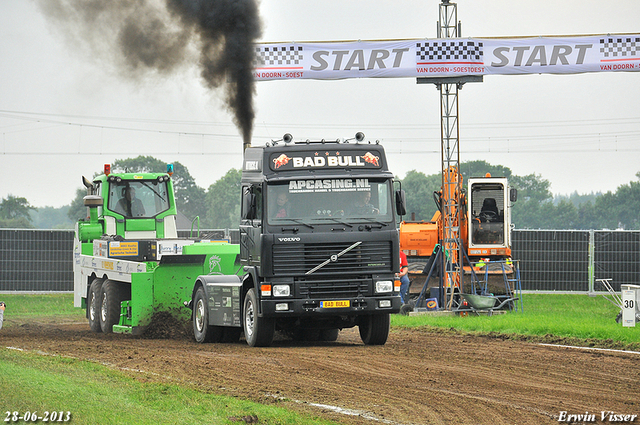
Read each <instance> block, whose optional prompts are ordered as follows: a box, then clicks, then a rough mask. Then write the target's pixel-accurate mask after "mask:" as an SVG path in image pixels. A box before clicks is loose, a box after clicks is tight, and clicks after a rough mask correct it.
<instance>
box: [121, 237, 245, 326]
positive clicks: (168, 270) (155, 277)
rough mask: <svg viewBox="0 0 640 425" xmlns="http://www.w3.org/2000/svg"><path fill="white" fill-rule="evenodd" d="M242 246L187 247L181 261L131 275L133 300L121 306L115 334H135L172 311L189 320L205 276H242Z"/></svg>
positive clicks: (219, 244) (176, 316)
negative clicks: (195, 289)
mask: <svg viewBox="0 0 640 425" xmlns="http://www.w3.org/2000/svg"><path fill="white" fill-rule="evenodd" d="M239 255H240V245H237V244H228V243H204V242H203V243H195V244H193V245H188V246H185V247H183V251H182V255H180V256H176V257H180V258H179V259H178V258H175V257H174V258H175V259H176V260H179V262H173V261H167V262H164V261H161V262H160V263H159V264H158V265H157V267H155V269H153V270H150V269H151V268H153V266H154V265H155V263H148V264H147V270H150V271H147V272H144V273H134V274H132V275H131V300H128V301H123V302H122V305H121V307H122V308H121V315H120V323H119V324H118V325H115V326H114V327H113V331H114V332H132V330H135V328H138V327H145V326H148V325H149V324H150V323H151V319H152V317H153V315H154V314H156V313H159V312H168V313H170V314H171V315H172V316H173V317H175V318H177V319H179V320H180V319H183V320H189V318H190V317H191V310H190V309H189V308H187V307H185V304H184V303H185V301H190V300H191V295H192V292H193V287H194V284H195V282H196V279H197V278H198V276H201V275H232V274H237V275H242V267H241V266H240V260H239Z"/></svg>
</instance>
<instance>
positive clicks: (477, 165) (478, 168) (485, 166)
mask: <svg viewBox="0 0 640 425" xmlns="http://www.w3.org/2000/svg"><path fill="white" fill-rule="evenodd" d="M487 173H489V174H491V176H492V177H506V178H511V169H510V168H507V167H504V166H502V165H491V164H489V163H488V162H487V161H480V160H478V161H465V162H463V163H462V164H460V174H462V177H463V178H464V181H463V182H468V181H469V178H470V177H484V176H485V175H486V174H487Z"/></svg>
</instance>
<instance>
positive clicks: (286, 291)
mask: <svg viewBox="0 0 640 425" xmlns="http://www.w3.org/2000/svg"><path fill="white" fill-rule="evenodd" d="M289 295H291V287H290V286H289V285H273V296H274V297H288V296H289Z"/></svg>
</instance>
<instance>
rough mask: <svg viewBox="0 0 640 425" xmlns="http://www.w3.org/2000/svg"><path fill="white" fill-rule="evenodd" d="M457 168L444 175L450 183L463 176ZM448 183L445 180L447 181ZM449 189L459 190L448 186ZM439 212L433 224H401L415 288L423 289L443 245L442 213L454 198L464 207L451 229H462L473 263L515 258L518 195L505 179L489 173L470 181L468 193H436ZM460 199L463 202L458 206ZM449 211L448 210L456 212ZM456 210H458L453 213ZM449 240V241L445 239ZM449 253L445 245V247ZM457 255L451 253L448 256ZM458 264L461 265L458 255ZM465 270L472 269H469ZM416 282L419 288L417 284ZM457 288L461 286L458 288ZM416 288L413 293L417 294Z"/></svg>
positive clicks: (451, 222)
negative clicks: (513, 238) (513, 207)
mask: <svg viewBox="0 0 640 425" xmlns="http://www.w3.org/2000/svg"><path fill="white" fill-rule="evenodd" d="M456 173H457V169H456V168H453V167H452V168H451V169H449V170H446V171H445V175H444V176H443V177H444V178H445V179H448V181H453V180H455V179H456V178H459V179H462V176H460V175H458V174H456ZM446 181H447V180H445V182H446ZM447 186H448V187H455V186H453V185H447ZM435 195H436V196H435V198H436V203H437V204H438V211H436V213H435V214H434V215H433V217H432V218H431V221H403V222H402V223H400V249H401V250H403V251H404V253H405V254H406V255H407V258H408V259H409V262H410V273H411V274H412V277H413V279H412V282H413V281H414V280H415V281H416V282H413V285H412V286H420V289H421V286H422V285H421V283H423V282H424V278H423V279H422V282H420V279H419V277H420V276H419V275H422V271H423V267H424V265H425V264H426V262H427V261H428V260H429V257H430V256H431V254H432V253H433V251H434V248H435V246H436V245H437V244H439V243H440V244H442V240H443V228H444V227H445V217H443V216H442V213H441V211H443V210H445V208H443V205H444V203H445V202H448V200H447V198H448V199H449V200H451V199H454V200H455V201H456V205H460V208H461V210H460V216H459V219H458V221H455V220H453V219H452V218H451V217H449V220H450V222H449V224H450V226H451V225H453V226H459V227H458V230H459V238H460V240H461V242H462V245H463V247H464V251H465V252H466V253H467V255H468V256H469V259H470V260H471V262H472V263H474V264H475V263H477V262H479V261H482V263H481V265H482V264H483V263H485V262H488V260H507V259H510V256H511V203H512V202H515V200H516V198H517V192H516V190H515V189H511V188H510V187H509V183H508V181H507V179H506V178H504V177H491V176H490V175H489V174H487V175H486V176H485V177H481V178H471V179H469V184H468V188H467V191H466V193H464V191H463V192H462V193H455V192H454V191H453V190H452V189H449V190H445V193H444V198H445V199H443V190H440V191H439V192H436V193H435ZM458 197H459V199H460V202H459V203H458V202H457V200H458ZM452 210H453V209H452V208H448V211H452ZM453 211H455V210H453ZM445 239H446V238H445ZM442 245H443V246H444V247H445V250H448V248H447V246H446V245H445V244H442ZM451 254H452V255H457V253H447V255H451ZM454 263H458V258H457V256H456V258H455V261H454ZM465 269H467V270H470V269H469V267H467V266H466V267H465ZM474 269H475V270H476V271H483V270H484V269H483V266H481V267H474ZM416 283H417V284H418V285H416ZM456 286H457V285H456ZM413 289H414V288H413V287H412V292H414V291H413Z"/></svg>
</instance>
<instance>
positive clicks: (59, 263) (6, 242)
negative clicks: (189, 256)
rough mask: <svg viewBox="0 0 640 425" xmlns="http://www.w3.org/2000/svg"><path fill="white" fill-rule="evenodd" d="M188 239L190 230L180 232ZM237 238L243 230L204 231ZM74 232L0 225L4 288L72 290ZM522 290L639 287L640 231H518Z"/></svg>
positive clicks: (0, 270) (0, 276)
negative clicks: (608, 284) (604, 283)
mask: <svg viewBox="0 0 640 425" xmlns="http://www.w3.org/2000/svg"><path fill="white" fill-rule="evenodd" d="M179 235H180V237H188V236H189V231H185V232H179ZM200 236H201V237H202V238H208V239H221V238H228V239H229V240H230V241H231V243H238V242H239V232H238V230H237V229H232V230H208V231H202V232H201V235H200ZM72 252H73V231H71V230H32V229H0V291H73V265H72V258H73V255H72ZM513 258H514V259H517V260H519V261H520V276H521V280H522V289H524V290H537V291H580V292H586V291H593V290H596V291H601V290H604V288H601V287H599V285H597V279H603V278H611V279H612V280H613V282H612V283H613V286H614V289H615V290H617V291H619V290H620V285H621V284H635V285H640V231H600V230H596V231H594V230H591V231H589V230H514V232H513Z"/></svg>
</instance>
